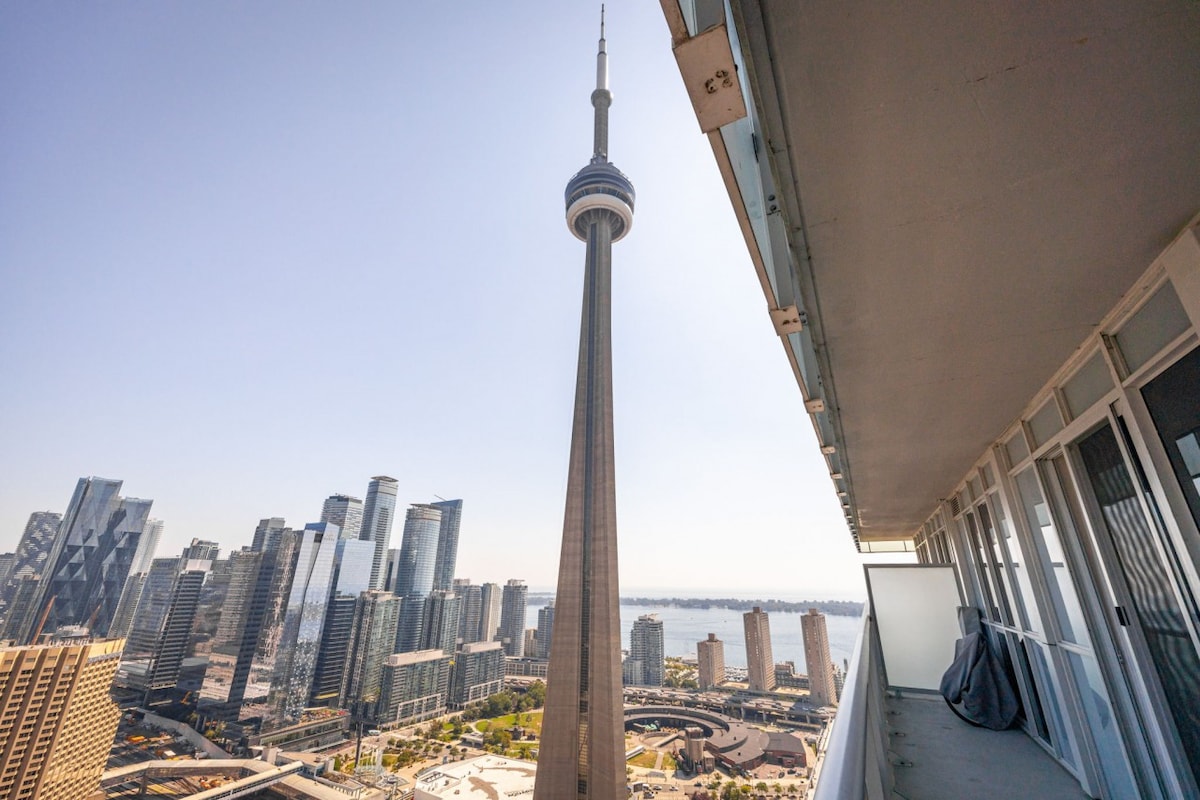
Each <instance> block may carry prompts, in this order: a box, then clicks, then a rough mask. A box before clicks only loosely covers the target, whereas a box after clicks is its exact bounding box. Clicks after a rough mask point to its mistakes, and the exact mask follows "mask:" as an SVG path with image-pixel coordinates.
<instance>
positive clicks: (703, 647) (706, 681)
mask: <svg viewBox="0 0 1200 800" xmlns="http://www.w3.org/2000/svg"><path fill="white" fill-rule="evenodd" d="M696 661H697V662H698V663H699V667H700V668H699V673H700V675H699V680H698V683H699V684H700V689H701V690H706V689H712V688H713V687H715V686H720V685H721V684H722V683H724V682H725V643H724V642H722V641H721V640H720V639H718V638H717V635H716V634H715V633H710V634H709V635H708V638H707V639H705V640H704V641H703V642H697V643H696Z"/></svg>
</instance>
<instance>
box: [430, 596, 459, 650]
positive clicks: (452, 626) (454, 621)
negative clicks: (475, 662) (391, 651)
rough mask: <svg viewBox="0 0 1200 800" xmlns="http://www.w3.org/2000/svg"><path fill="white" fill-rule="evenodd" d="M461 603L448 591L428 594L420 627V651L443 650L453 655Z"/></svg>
mask: <svg viewBox="0 0 1200 800" xmlns="http://www.w3.org/2000/svg"><path fill="white" fill-rule="evenodd" d="M461 602H462V601H461V600H459V598H458V596H457V595H456V594H454V592H451V591H449V590H448V589H434V590H433V591H432V592H430V593H429V597H428V598H426V600H425V614H424V620H423V621H422V625H421V647H420V649H421V650H445V651H446V652H447V653H449V654H451V655H453V653H454V648H455V645H456V644H457V640H458V615H459V606H460V604H461Z"/></svg>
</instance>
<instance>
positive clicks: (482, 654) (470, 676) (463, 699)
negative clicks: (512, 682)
mask: <svg viewBox="0 0 1200 800" xmlns="http://www.w3.org/2000/svg"><path fill="white" fill-rule="evenodd" d="M452 673H453V674H452V677H451V681H450V706H451V707H452V708H463V707H464V706H468V705H470V704H471V703H475V702H478V701H480V700H486V699H487V698H488V697H490V696H491V695H493V694H495V693H496V692H499V691H500V690H501V689H503V688H504V647H503V645H501V644H500V642H469V643H467V644H464V645H463V646H462V647H461V648H459V650H458V652H457V653H456V654H455V655H454V668H453V670H452Z"/></svg>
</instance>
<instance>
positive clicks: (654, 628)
mask: <svg viewBox="0 0 1200 800" xmlns="http://www.w3.org/2000/svg"><path fill="white" fill-rule="evenodd" d="M629 658H630V659H632V660H634V661H637V662H640V664H641V669H640V674H639V675H637V676H636V679H635V680H633V681H632V683H633V684H635V685H637V686H662V685H663V678H664V677H665V673H666V668H665V664H664V660H665V659H664V653H663V624H662V620H661V619H659V618H658V615H657V614H643V615H641V616H640V617H638V618H637V619H635V620H634V621H633V628H632V629H631V630H630V631H629Z"/></svg>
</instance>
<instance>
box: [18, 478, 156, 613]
mask: <svg viewBox="0 0 1200 800" xmlns="http://www.w3.org/2000/svg"><path fill="white" fill-rule="evenodd" d="M120 491H121V481H115V480H108V479H105V478H80V479H79V483H78V484H77V485H76V486H75V494H74V495H73V496H72V497H71V502H70V504H69V505H68V506H67V513H66V514H65V515H64V516H63V522H62V527H61V528H60V532H59V534H58V536H56V537H55V539H54V547H53V548H52V549H51V552H50V557H49V558H48V559H47V565H46V573H45V575H44V576H43V580H42V581H41V584H40V585H39V587H38V595H37V601H36V602H35V603H34V615H33V619H34V620H40V618H41V615H42V614H45V615H46V621H45V624H44V625H43V626H42V631H43V632H45V633H50V632H53V631H54V630H56V629H58V628H59V627H61V626H64V625H84V626H87V627H88V628H89V629H90V630H91V631H92V633H93V635H96V636H103V635H105V634H107V633H108V628H109V625H111V624H112V620H113V617H114V615H115V613H116V610H117V604H118V603H119V602H120V600H121V593H122V592H123V591H124V589H125V579H126V578H128V577H129V569H130V567H131V566H132V565H133V559H134V556H135V555H136V554H137V550H138V545H139V544H140V543H141V540H142V533H143V531H144V530H145V528H146V519H147V517H149V515H150V505H151V503H153V502H154V501H153V500H139V499H136V498H133V497H129V498H125V497H121V496H120V495H119V492H120ZM33 626H34V627H36V626H37V622H36V621H35V622H34V623H33ZM33 633H36V631H30V632H29V635H32V634H33Z"/></svg>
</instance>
